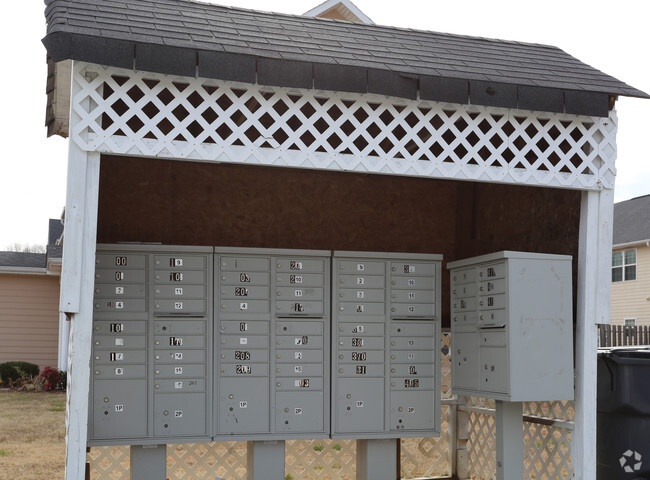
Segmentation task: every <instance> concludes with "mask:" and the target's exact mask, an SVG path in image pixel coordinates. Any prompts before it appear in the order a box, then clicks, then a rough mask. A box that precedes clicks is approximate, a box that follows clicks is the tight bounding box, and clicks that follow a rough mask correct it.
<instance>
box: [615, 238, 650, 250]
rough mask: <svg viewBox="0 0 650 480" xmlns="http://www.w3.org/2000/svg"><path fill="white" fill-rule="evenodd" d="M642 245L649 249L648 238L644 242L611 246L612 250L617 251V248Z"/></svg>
mask: <svg viewBox="0 0 650 480" xmlns="http://www.w3.org/2000/svg"><path fill="white" fill-rule="evenodd" d="M642 245H645V246H646V247H650V238H646V239H645V240H635V241H633V242H625V243H617V244H615V245H612V250H617V249H619V248H629V247H639V246H642Z"/></svg>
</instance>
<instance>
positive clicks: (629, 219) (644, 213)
mask: <svg viewBox="0 0 650 480" xmlns="http://www.w3.org/2000/svg"><path fill="white" fill-rule="evenodd" d="M647 240H650V195H644V196H642V197H637V198H633V199H631V200H626V201H624V202H619V203H616V204H614V241H613V243H614V245H621V244H626V243H633V242H642V241H647Z"/></svg>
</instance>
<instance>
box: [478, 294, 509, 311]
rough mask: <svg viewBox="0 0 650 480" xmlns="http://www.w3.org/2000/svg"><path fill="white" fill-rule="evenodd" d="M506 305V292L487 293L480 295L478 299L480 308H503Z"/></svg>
mask: <svg viewBox="0 0 650 480" xmlns="http://www.w3.org/2000/svg"><path fill="white" fill-rule="evenodd" d="M505 306H506V294H505V293H496V294H494V295H486V296H484V297H480V298H479V301H478V308H479V310H496V309H502V308H505Z"/></svg>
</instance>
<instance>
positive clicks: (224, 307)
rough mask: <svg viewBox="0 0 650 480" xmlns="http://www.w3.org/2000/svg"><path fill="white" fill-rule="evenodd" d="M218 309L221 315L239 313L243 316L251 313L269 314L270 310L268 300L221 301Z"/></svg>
mask: <svg viewBox="0 0 650 480" xmlns="http://www.w3.org/2000/svg"><path fill="white" fill-rule="evenodd" d="M219 307H220V310H221V312H223V313H239V314H244V315H249V314H251V313H269V311H270V310H271V307H270V304H269V301H268V300H246V299H241V300H221V302H220V304H219Z"/></svg>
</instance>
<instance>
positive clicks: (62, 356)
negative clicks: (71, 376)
mask: <svg viewBox="0 0 650 480" xmlns="http://www.w3.org/2000/svg"><path fill="white" fill-rule="evenodd" d="M59 288H60V287H59ZM69 341H70V322H68V320H67V318H66V316H65V313H61V312H59V350H58V354H57V368H58V369H59V370H65V371H67V370H68V342H69Z"/></svg>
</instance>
